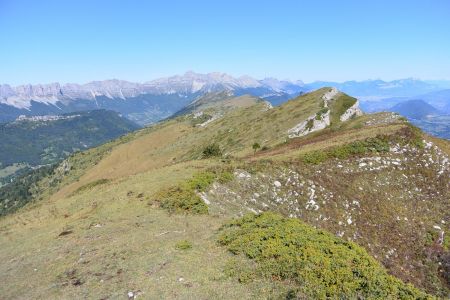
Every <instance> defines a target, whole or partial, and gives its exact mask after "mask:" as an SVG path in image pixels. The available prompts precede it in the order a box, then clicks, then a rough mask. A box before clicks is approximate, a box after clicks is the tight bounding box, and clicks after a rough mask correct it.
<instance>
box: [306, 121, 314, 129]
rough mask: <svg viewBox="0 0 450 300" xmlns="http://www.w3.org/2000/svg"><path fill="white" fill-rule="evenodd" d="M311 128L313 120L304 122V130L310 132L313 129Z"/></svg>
mask: <svg viewBox="0 0 450 300" xmlns="http://www.w3.org/2000/svg"><path fill="white" fill-rule="evenodd" d="M313 126H314V119H309V120H308V121H307V122H306V126H305V129H306V130H308V131H309V130H311V129H312V128H313Z"/></svg>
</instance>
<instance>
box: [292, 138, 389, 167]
mask: <svg viewBox="0 0 450 300" xmlns="http://www.w3.org/2000/svg"><path fill="white" fill-rule="evenodd" d="M388 151H389V138H388V137H386V136H377V137H374V138H368V139H366V140H363V141H355V142H351V143H348V144H344V145H340V146H335V147H331V148H329V149H326V150H318V151H312V152H307V153H305V154H303V155H302V156H301V157H300V159H301V160H302V161H303V162H304V163H308V164H319V163H321V162H323V161H325V160H327V159H328V158H338V159H347V158H349V157H351V156H353V155H361V154H366V153H382V152H388Z"/></svg>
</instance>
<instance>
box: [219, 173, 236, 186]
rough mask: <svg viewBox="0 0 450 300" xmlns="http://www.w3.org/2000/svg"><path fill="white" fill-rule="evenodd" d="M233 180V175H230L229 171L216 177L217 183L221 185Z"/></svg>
mask: <svg viewBox="0 0 450 300" xmlns="http://www.w3.org/2000/svg"><path fill="white" fill-rule="evenodd" d="M233 179H234V175H233V173H231V172H229V171H223V172H221V173H220V174H219V175H218V176H217V181H218V182H219V183H222V184H224V183H227V182H230V181H232V180H233Z"/></svg>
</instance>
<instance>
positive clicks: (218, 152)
mask: <svg viewBox="0 0 450 300" xmlns="http://www.w3.org/2000/svg"><path fill="white" fill-rule="evenodd" d="M221 156H222V149H221V148H220V146H219V145H218V144H216V143H213V144H210V145H208V146H206V147H205V148H204V149H203V151H202V158H211V157H221Z"/></svg>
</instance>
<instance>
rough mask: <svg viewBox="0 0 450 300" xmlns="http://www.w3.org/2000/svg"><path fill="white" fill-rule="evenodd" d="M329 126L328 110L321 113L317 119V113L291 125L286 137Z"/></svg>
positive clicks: (293, 136)
mask: <svg viewBox="0 0 450 300" xmlns="http://www.w3.org/2000/svg"><path fill="white" fill-rule="evenodd" d="M327 126H330V111H329V110H328V111H327V112H326V113H324V114H322V115H321V116H320V118H319V119H317V115H312V116H310V117H308V119H306V121H303V122H301V123H299V124H297V125H296V126H294V127H292V128H291V129H289V130H288V137H289V138H291V139H292V138H295V137H300V136H305V135H307V134H309V133H311V132H314V131H317V130H321V129H324V128H326V127H327Z"/></svg>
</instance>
